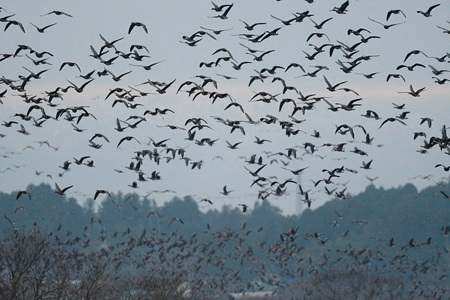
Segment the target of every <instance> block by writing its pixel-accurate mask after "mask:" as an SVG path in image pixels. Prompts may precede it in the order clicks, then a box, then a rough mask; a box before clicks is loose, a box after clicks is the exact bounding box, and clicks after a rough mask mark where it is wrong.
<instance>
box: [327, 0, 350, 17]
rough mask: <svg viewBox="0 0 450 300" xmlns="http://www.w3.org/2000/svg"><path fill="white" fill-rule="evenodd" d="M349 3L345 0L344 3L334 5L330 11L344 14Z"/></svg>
mask: <svg viewBox="0 0 450 300" xmlns="http://www.w3.org/2000/svg"><path fill="white" fill-rule="evenodd" d="M349 4H350V2H349V1H348V0H347V1H345V2H344V3H342V4H341V6H339V7H334V8H333V9H332V10H331V11H334V12H336V13H338V14H345V13H346V12H347V7H348V5H349Z"/></svg>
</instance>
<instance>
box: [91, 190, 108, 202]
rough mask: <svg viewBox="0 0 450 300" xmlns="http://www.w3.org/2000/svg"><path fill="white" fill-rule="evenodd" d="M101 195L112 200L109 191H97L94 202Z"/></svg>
mask: <svg viewBox="0 0 450 300" xmlns="http://www.w3.org/2000/svg"><path fill="white" fill-rule="evenodd" d="M100 194H106V195H108V196H109V198H111V194H110V193H109V192H108V191H107V190H96V191H95V195H94V200H95V199H97V197H98V195H100Z"/></svg>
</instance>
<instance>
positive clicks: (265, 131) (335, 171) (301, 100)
mask: <svg viewBox="0 0 450 300" xmlns="http://www.w3.org/2000/svg"><path fill="white" fill-rule="evenodd" d="M280 2H281V1H280ZM306 2H307V3H308V5H310V6H303V7H305V9H304V10H303V11H301V12H287V13H286V15H288V16H289V17H285V16H283V17H282V16H280V15H278V14H275V13H274V14H270V13H268V15H267V18H266V19H261V20H250V17H251V16H249V19H248V20H243V19H239V17H235V14H236V15H239V14H238V13H237V11H236V10H239V5H238V4H234V3H227V4H221V5H218V4H215V3H214V2H212V6H211V7H210V8H209V10H208V11H207V16H206V17H205V18H204V21H205V23H206V22H208V24H210V26H199V29H198V30H196V31H195V32H186V33H184V34H180V36H179V40H178V41H176V43H177V47H180V48H186V51H187V52H188V51H189V53H193V52H192V51H197V50H196V49H198V48H202V47H204V48H205V49H210V48H211V47H214V50H213V51H212V52H211V54H210V56H209V58H207V59H204V60H201V61H190V63H194V64H195V68H196V69H195V70H192V73H193V74H191V75H190V77H189V78H180V77H178V76H177V74H171V77H170V79H169V80H167V81H166V80H161V79H159V78H158V71H159V70H161V69H160V68H163V66H164V65H165V64H170V63H171V62H170V61H171V59H172V58H170V57H165V58H162V59H159V60H153V59H152V55H151V52H152V49H151V47H150V46H149V45H148V44H147V43H146V41H148V38H147V36H151V34H152V32H153V30H154V29H155V28H156V26H157V24H151V20H148V21H145V22H139V21H135V20H132V21H130V22H129V26H128V27H127V28H117V30H116V31H115V32H116V33H117V32H121V31H123V33H124V34H123V35H120V34H119V35H116V36H114V37H112V36H110V35H109V34H108V35H106V34H103V33H98V38H97V39H96V40H92V41H87V42H86V41H80V47H81V48H80V51H84V50H85V49H89V57H88V59H89V61H88V62H85V61H80V62H78V61H72V60H65V59H64V58H62V57H64V56H63V55H61V53H55V52H54V51H53V50H52V48H51V47H52V45H51V44H50V43H49V44H48V48H46V49H37V48H35V47H33V46H32V45H31V44H28V43H26V42H24V43H21V44H18V45H15V44H6V43H2V45H1V46H0V51H2V52H3V53H1V54H0V68H2V69H3V67H2V64H3V65H6V64H10V65H13V66H14V71H13V73H14V74H15V75H14V76H12V75H10V74H5V73H3V74H0V76H1V77H0V104H1V105H2V106H4V108H7V109H17V111H16V112H15V113H14V114H13V115H11V116H8V117H6V116H5V115H3V116H2V118H4V119H3V120H2V128H1V131H0V138H1V139H0V141H2V142H3V143H2V144H3V145H5V146H4V149H7V150H5V151H4V152H3V153H2V156H3V159H4V161H7V160H9V159H17V160H20V159H21V157H24V156H27V155H32V154H30V153H32V152H33V151H36V150H39V151H43V149H46V150H45V151H48V153H50V155H52V156H53V155H55V156H56V154H55V153H59V152H61V151H62V150H61V149H60V148H64V151H65V153H74V154H73V155H71V154H70V155H69V156H68V157H67V158H66V159H64V160H62V161H56V162H55V161H53V163H55V165H54V166H47V167H48V168H49V170H50V169H51V170H52V171H47V170H30V169H29V167H28V166H26V165H17V164H11V165H8V166H7V167H5V168H4V169H3V170H1V172H2V174H1V175H0V176H2V177H3V176H5V177H6V176H8V174H11V173H12V172H27V173H30V172H31V173H35V175H36V176H38V177H39V178H42V177H43V176H45V175H46V177H45V179H41V180H49V181H51V182H52V185H54V191H55V193H56V194H58V195H62V196H63V195H77V194H70V192H71V191H73V190H77V192H78V193H82V194H84V196H85V197H90V198H93V199H94V200H96V199H98V198H99V197H104V199H105V201H108V198H111V194H112V191H111V190H110V189H109V188H106V189H105V188H104V186H105V185H109V186H111V183H110V182H108V181H110V180H111V179H108V180H104V179H103V178H101V176H98V175H96V176H93V175H90V174H92V173H91V170H92V168H94V169H99V167H97V165H102V166H104V167H105V168H104V169H100V170H98V171H97V172H98V173H96V174H102V173H105V172H114V175H113V176H112V177H110V178H114V179H113V181H114V182H113V186H114V188H118V189H119V190H120V189H122V190H133V191H138V193H140V195H142V197H143V198H146V197H149V196H150V195H152V194H159V195H162V194H164V193H177V185H178V183H177V182H175V181H176V180H174V181H173V182H168V183H167V185H166V187H167V186H169V187H170V188H167V189H158V188H156V189H155V188H154V187H155V186H156V187H158V186H163V185H158V184H159V182H163V181H165V180H168V181H170V180H169V179H166V178H170V177H171V176H174V174H173V173H174V172H175V173H179V174H181V175H182V179H183V180H184V181H187V182H191V183H192V185H196V184H197V182H198V181H196V177H200V176H205V174H206V179H205V178H203V179H202V182H203V185H206V186H208V185H210V183H212V181H213V180H216V179H215V178H214V179H213V177H216V176H220V175H219V174H223V180H224V181H232V180H234V181H235V180H238V181H240V182H241V183H242V182H245V183H247V182H248V187H246V191H244V194H247V190H249V191H251V193H253V195H254V198H257V199H258V201H266V200H275V201H278V199H283V197H289V196H290V197H293V196H292V194H296V195H297V194H299V195H300V198H301V201H303V202H304V203H305V204H306V205H307V206H308V207H313V206H314V204H313V203H314V201H315V197H317V195H318V194H326V195H329V196H332V197H337V198H340V199H345V198H346V197H347V195H348V193H349V192H350V190H348V187H347V183H348V181H352V180H354V178H355V177H356V176H358V177H365V178H367V180H369V181H370V182H373V181H375V180H377V179H378V177H379V176H372V177H370V176H369V175H370V173H368V172H367V171H368V170H371V169H372V167H373V165H375V164H377V161H374V159H373V158H371V155H370V154H369V153H370V152H371V151H372V152H375V151H377V148H379V147H382V146H383V145H380V144H378V145H376V144H374V139H375V138H377V134H380V135H381V133H379V132H381V130H389V129H388V128H385V127H391V130H396V128H394V126H395V125H398V126H407V125H409V121H408V120H409V118H408V117H409V114H411V111H410V110H408V106H410V104H409V101H414V100H416V99H415V98H427V93H429V92H431V91H434V90H440V89H441V88H442V87H446V86H447V84H448V81H449V79H448V78H446V77H445V76H446V74H447V73H448V72H449V71H450V70H448V69H447V66H448V63H449V62H450V54H449V53H448V52H445V51H444V52H442V53H429V52H428V51H427V52H425V51H422V50H419V49H408V50H407V51H406V52H405V53H403V57H402V58H403V59H400V60H399V61H398V65H397V66H394V67H393V68H391V69H389V70H386V72H385V74H381V73H382V72H381V71H375V72H364V71H360V70H361V69H363V70H364V67H365V66H366V65H369V64H370V63H371V62H375V66H376V62H377V60H382V59H383V58H384V57H387V56H389V53H379V54H373V53H370V51H371V50H370V49H371V44H372V43H374V44H376V43H377V41H380V40H381V41H382V40H383V39H384V35H385V34H386V35H387V34H388V33H390V32H392V31H395V30H396V29H397V28H399V27H401V26H409V24H408V20H409V18H411V17H412V16H411V15H410V13H408V12H404V11H403V10H401V9H386V11H385V12H383V14H380V13H374V14H373V15H378V17H373V18H372V17H368V19H366V20H364V23H360V24H359V25H358V24H356V25H355V27H353V28H347V29H346V30H345V32H344V33H341V34H340V35H339V37H338V38H336V37H334V36H331V35H329V33H328V29H332V26H333V23H334V24H339V23H340V22H341V20H343V19H345V18H346V17H347V16H346V15H348V14H350V13H351V11H352V6H354V5H356V4H355V3H353V2H352V3H350V1H345V2H343V3H342V4H341V5H338V6H335V7H330V8H329V9H328V15H327V17H326V18H324V19H323V20H322V19H319V18H318V17H317V16H316V15H315V12H314V11H315V6H314V4H315V3H314V1H313V0H309V1H306ZM273 5H279V6H281V5H283V2H281V3H278V2H276V3H274V4H273ZM411 6H413V4H411ZM446 7H448V5H446V4H444V5H441V4H435V5H432V6H429V7H418V8H417V12H411V13H414V14H417V15H420V17H421V18H422V19H421V20H420V22H421V24H411V26H427V28H428V29H429V30H433V31H436V32H433V34H441V36H442V37H441V38H442V39H448V35H449V34H450V25H449V23H450V22H449V21H447V24H445V23H444V24H437V25H435V24H434V23H433V15H435V14H443V13H445V11H446V10H445V8H446ZM381 17H385V22H381V21H379V20H381ZM76 18H77V16H76V15H72V13H71V12H65V11H59V10H53V11H50V12H44V13H42V14H41V15H39V14H37V15H36V21H35V20H34V19H33V22H31V21H28V20H24V19H20V12H19V11H17V12H10V11H9V9H8V7H0V25H4V29H3V33H2V34H3V35H5V34H7V33H11V32H14V35H18V36H19V35H23V36H24V37H26V36H28V35H30V34H31V33H30V32H33V31H36V32H37V33H38V34H39V35H40V36H41V38H42V39H45V37H46V35H48V34H51V31H52V30H54V29H55V28H56V27H57V26H60V25H61V24H63V23H64V22H67V21H68V20H69V19H70V20H72V19H76ZM430 24H431V25H430ZM29 25H30V26H29ZM359 26H363V27H359ZM374 26H375V27H374ZM378 26H381V27H378ZM186 28H189V27H186ZM292 28H295V29H292ZM333 29H334V30H336V29H335V28H333ZM92 30H95V28H93V29H92ZM298 30H302V31H303V32H305V31H308V30H310V31H308V33H307V37H306V39H305V40H302V41H298V42H299V43H300V44H301V50H298V49H296V50H295V51H296V52H298V53H299V54H300V53H303V54H304V57H302V55H298V60H297V61H292V62H289V63H287V64H273V63H271V64H268V63H267V61H269V62H273V61H277V60H279V61H283V57H282V56H283V54H278V53H284V52H283V51H285V50H286V49H284V48H283V44H281V45H279V44H277V38H280V37H282V36H284V35H290V34H292V32H294V33H295V32H297V31H298ZM439 31H441V32H439ZM133 36H139V37H145V38H142V42H141V43H130V42H129V40H131V37H133ZM25 39H26V38H25ZM344 39H345V40H346V42H343V41H342V40H344ZM223 41H225V42H226V43H227V46H226V47H225V46H224V45H223ZM271 41H273V42H272V43H271ZM172 42H173V41H172ZM193 57H195V56H193ZM325 62H326V63H327V64H325ZM86 66H89V67H90V69H89V71H87V70H86ZM369 66H370V67H369V69H370V68H373V65H369ZM124 68H125V70H126V71H121V70H123V69H124ZM366 69H367V68H366ZM180 73H182V72H180ZM416 73H420V74H421V76H424V74H429V75H425V76H424V77H425V78H426V83H423V84H421V85H420V86H417V85H416V83H415V82H414V80H413V79H411V80H410V78H415V77H414V74H416ZM52 76H53V77H52ZM55 76H56V77H57V80H59V81H60V82H63V83H64V84H62V83H61V84H60V85H54V86H49V84H48V82H45V79H46V78H53V79H52V80H50V82H55V79H54V77H55ZM381 76H384V77H383V82H384V84H386V85H389V84H393V83H401V84H404V85H403V86H405V88H404V89H402V90H399V91H397V95H398V96H399V97H400V96H401V95H402V94H406V95H409V96H410V97H408V98H402V99H405V103H400V104H399V103H393V107H392V108H391V111H393V113H392V115H391V116H388V117H382V116H381V114H380V113H379V112H377V111H375V110H374V109H373V108H372V105H371V103H369V102H367V101H365V97H366V96H365V92H364V93H363V92H362V91H360V90H358V86H357V85H352V84H351V83H352V81H356V79H355V78H358V80H361V79H362V80H365V81H367V82H369V83H370V81H371V80H372V81H374V80H377V79H378V78H379V77H381ZM148 77H150V78H151V79H144V78H148ZM61 78H62V79H61ZM129 78H133V80H131V79H129ZM155 78H156V79H155ZM339 78H340V79H339ZM41 82H44V83H43V84H42V85H41V84H40V83H41ZM312 83H313V84H312ZM307 85H312V86H318V88H317V90H316V91H314V92H312V93H306V92H305V90H306V88H305V86H307ZM227 87H228V88H229V89H227ZM374 88H375V89H383V88H384V87H383V86H379V87H374ZM251 90H253V93H251V92H250V91H251ZM254 90H256V91H254ZM99 91H100V92H99ZM98 93H101V96H97V94H98ZM249 93H250V96H249V97H248V99H246V98H245V97H246V96H243V95H247V94H249ZM93 95H94V96H93ZM86 97H87V98H94V97H97V98H101V99H94V100H89V101H86V100H79V99H80V98H86ZM168 98H171V100H168ZM173 99H178V100H179V101H175V100H173ZM83 101H84V102H83ZM427 101H432V99H427ZM18 102H19V103H18ZM80 102H83V103H84V104H82V105H80V104H78V103H80ZM86 103H88V104H86ZM426 105H432V104H426ZM190 106H192V107H193V108H190ZM397 112H398V115H397ZM416 113H420V112H416ZM188 114H189V115H188ZM325 118H328V119H325ZM333 118H336V119H333ZM347 119H348V120H350V121H352V122H348V121H345V122H344V121H343V122H342V123H338V124H336V123H335V122H334V120H338V121H337V122H340V121H339V120H347ZM445 121H448V120H434V119H433V118H432V116H423V117H420V119H419V120H412V121H411V122H416V123H417V124H415V126H414V128H417V126H420V128H421V130H412V131H411V137H410V140H411V145H412V147H416V148H417V152H419V153H421V154H427V153H428V152H431V151H433V153H438V155H441V156H440V159H442V160H441V161H440V162H437V163H435V164H433V166H432V167H434V168H435V169H436V170H440V171H442V177H441V178H444V180H448V175H447V174H448V173H446V172H448V171H449V170H450V164H449V163H448V156H446V155H450V138H449V137H448V134H447V130H448V127H447V126H448V123H445ZM315 122H316V123H317V124H319V125H320V126H323V125H324V123H327V124H326V126H327V127H324V128H329V129H330V128H331V129H330V130H328V131H326V132H325V131H324V130H317V129H314V128H313V127H314V126H315V124H314V123H315ZM395 123H397V124H395ZM69 129H70V130H69ZM60 130H63V131H64V135H65V137H64V138H63V139H59V140H55V139H53V136H54V135H55V132H59V131H60ZM35 135H37V136H40V137H45V138H44V139H43V140H33V136H35ZM149 135H151V136H152V137H149ZM163 136H164V137H163ZM419 138H421V139H422V140H423V143H422V144H420V142H419ZM18 141H19V142H18ZM74 141H76V143H75V142H74ZM14 142H15V143H18V144H20V143H21V142H22V143H23V142H24V143H25V144H26V146H25V147H24V148H23V149H14V150H12V151H10V150H11V147H14ZM64 143H67V145H65V144H64ZM181 143H183V145H182V146H179V145H180V144H181ZM6 145H10V146H6ZM38 145H39V147H38ZM357 145H358V146H357ZM360 145H361V146H360ZM386 147H388V145H386ZM105 148H106V149H105ZM80 149H82V152H81V151H80ZM105 150H106V151H105ZM55 151H56V152H55ZM102 151H103V152H102ZM75 153H76V154H75ZM103 153H105V154H103ZM228 153H232V154H228ZM236 153H238V154H237V155H236ZM62 155H64V154H62ZM124 155H125V157H126V160H125V161H124V160H123V159H122V157H124ZM233 155H234V156H233ZM58 157H59V155H58ZM230 157H232V158H230ZM330 157H332V158H330ZM35 159H36V160H39V159H40V157H35ZM345 159H347V161H344V162H339V165H338V166H336V161H337V160H339V161H340V160H345ZM221 160H224V161H223V162H221ZM236 161H237V162H238V163H237V165H238V168H239V169H240V170H239V172H238V171H235V170H234V169H233V168H235V165H236ZM318 162H320V164H321V165H322V164H325V165H326V167H324V168H321V170H320V172H319V173H320V174H323V175H321V176H320V177H317V178H316V177H314V178H312V177H310V175H309V174H308V172H310V171H311V169H313V166H314V165H315V164H319V163H318ZM355 162H356V163H355ZM231 163H232V165H229V164H231ZM216 164H217V165H218V166H219V167H220V168H221V170H220V171H218V170H217V168H218V167H216ZM209 166H211V167H209ZM82 167H85V169H83V170H84V171H82V172H81V174H82V175H81V176H79V177H83V178H88V179H87V181H91V182H90V183H89V184H92V182H95V184H96V185H98V186H97V187H96V188H95V189H92V190H87V189H86V188H84V187H83V186H80V185H81V183H79V181H78V182H75V183H72V182H70V180H68V179H66V178H67V177H70V174H71V172H73V169H76V168H77V169H79V168H82ZM108 168H109V169H108ZM54 170H58V171H54ZM186 170H187V171H186ZM243 172H245V173H243ZM241 174H245V176H246V177H242V176H241ZM311 174H312V173H311ZM314 174H317V173H314ZM300 175H301V176H302V178H303V179H304V178H305V177H306V178H308V177H309V178H311V180H312V183H311V184H305V183H304V182H302V183H301V184H300V183H299V182H298V176H300ZM233 177H236V178H233ZM241 177H242V178H241ZM124 178H125V179H124ZM129 178H133V179H131V180H130V179H129ZM424 178H425V177H424ZM75 179H76V177H71V180H75ZM124 181H125V182H124ZM346 181H347V182H346ZM194 182H195V183H194ZM18 184H19V183H18ZM20 184H24V183H23V182H22V183H20ZM25 184H26V183H25ZM111 188H112V187H111ZM149 188H151V189H152V190H151V191H148V189H149ZM19 189H20V191H19V192H18V193H17V199H19V198H21V197H28V199H29V200H31V201H33V195H32V194H31V193H30V192H29V191H27V190H25V189H23V187H19ZM204 189H205V187H204V186H200V185H198V187H196V190H197V191H198V192H197V194H196V197H198V201H199V203H201V204H202V205H203V204H204V205H206V207H216V208H217V207H219V206H218V205H217V203H218V201H219V200H217V199H221V200H222V199H226V197H230V195H234V194H236V193H237V191H236V188H235V187H233V186H231V184H230V183H227V182H224V183H223V184H222V185H221V188H220V189H219V190H217V198H212V197H210V196H204V195H203V194H202V192H203V190H204ZM441 193H442V196H444V198H446V199H447V200H448V199H449V196H448V192H446V191H442V192H441ZM219 195H222V196H219ZM241 195H242V194H240V195H239V196H241ZM219 197H221V198H219ZM239 201H240V202H239V203H238V204H237V205H238V206H239V207H240V208H241V209H242V212H243V213H246V212H247V211H248V209H249V207H250V202H245V201H244V200H239ZM252 201H254V199H253V200H252ZM281 201H282V200H281ZM224 203H225V204H226V200H224V201H221V204H224ZM5 217H6V218H8V219H12V218H11V216H5ZM147 217H157V218H160V217H161V216H159V214H158V212H157V211H151V212H148V214H147ZM186 221H188V220H182V219H180V218H179V217H177V216H170V217H169V219H168V220H167V225H168V226H173V225H172V224H173V223H174V222H178V223H179V224H180V226H182V225H183V224H185V223H186ZM189 221H193V220H189ZM282 237H283V235H282ZM170 238H173V239H176V236H172V237H168V239H170ZM231 238H234V234H233V233H229V234H227V235H225V236H219V237H218V240H221V239H224V243H225V240H229V239H231ZM167 242H168V241H167ZM178 242H179V241H177V242H176V243H178ZM164 243H166V242H164ZM188 243H190V244H192V241H189V242H188ZM166 244H167V243H166ZM184 244H186V243H184ZM166 248H167V246H164V247H163V246H161V249H166ZM290 251H292V249H291V250H290Z"/></svg>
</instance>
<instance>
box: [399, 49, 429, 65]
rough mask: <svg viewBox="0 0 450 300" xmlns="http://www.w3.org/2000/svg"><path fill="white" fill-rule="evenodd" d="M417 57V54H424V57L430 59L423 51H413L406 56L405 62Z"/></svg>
mask: <svg viewBox="0 0 450 300" xmlns="http://www.w3.org/2000/svg"><path fill="white" fill-rule="evenodd" d="M413 54H414V55H417V54H422V55H424V56H425V57H427V58H428V56H427V55H426V54H425V53H423V52H422V51H420V50H412V51H410V52H408V53H407V54H406V56H405V59H404V60H403V62H406V60H407V59H408V58H409V57H410V56H411V55H413Z"/></svg>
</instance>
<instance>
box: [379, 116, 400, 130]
mask: <svg viewBox="0 0 450 300" xmlns="http://www.w3.org/2000/svg"><path fill="white" fill-rule="evenodd" d="M395 121H397V122H400V123H402V124H403V125H406V123H405V122H403V121H402V120H400V119H399V118H394V117H390V118H387V119H386V120H384V121H383V122H382V123H381V125H380V127H379V128H381V127H382V126H383V125H384V124H386V123H387V122H395Z"/></svg>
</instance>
